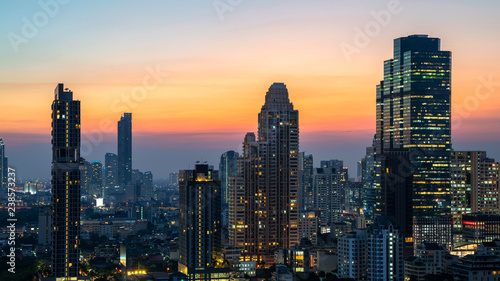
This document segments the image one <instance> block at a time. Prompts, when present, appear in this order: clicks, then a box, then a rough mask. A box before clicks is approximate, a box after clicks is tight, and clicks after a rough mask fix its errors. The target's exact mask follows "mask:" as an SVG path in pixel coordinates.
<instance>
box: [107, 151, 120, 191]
mask: <svg viewBox="0 0 500 281" xmlns="http://www.w3.org/2000/svg"><path fill="white" fill-rule="evenodd" d="M104 166H105V167H104V170H105V184H104V185H105V186H106V187H109V188H112V187H115V186H116V185H118V155H116V154H114V153H106V155H105V156H104Z"/></svg>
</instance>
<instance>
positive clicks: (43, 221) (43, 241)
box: [38, 206, 52, 245]
mask: <svg viewBox="0 0 500 281" xmlns="http://www.w3.org/2000/svg"><path fill="white" fill-rule="evenodd" d="M51 225H52V210H51V209H50V207H49V206H42V207H40V209H39V210H38V245H50V238H51V237H50V233H51V229H52V228H51Z"/></svg>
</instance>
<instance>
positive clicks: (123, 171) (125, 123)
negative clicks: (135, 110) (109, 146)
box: [118, 113, 132, 185]
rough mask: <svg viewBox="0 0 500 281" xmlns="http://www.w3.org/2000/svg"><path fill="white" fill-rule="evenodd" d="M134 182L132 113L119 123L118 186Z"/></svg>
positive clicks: (124, 115) (125, 114)
mask: <svg viewBox="0 0 500 281" xmlns="http://www.w3.org/2000/svg"><path fill="white" fill-rule="evenodd" d="M131 180H132V113H124V114H123V116H122V117H121V118H120V121H118V184H119V185H126V184H129V183H130V181H131Z"/></svg>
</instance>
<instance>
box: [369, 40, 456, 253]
mask: <svg viewBox="0 0 500 281" xmlns="http://www.w3.org/2000/svg"><path fill="white" fill-rule="evenodd" d="M450 79H451V53H450V52H448V51H441V50H440V39H439V38H429V37H428V36H427V35H411V36H408V37H402V38H398V39H395V40H394V58H393V59H390V60H386V61H385V62H384V80H382V81H381V82H380V84H379V85H377V124H376V128H377V133H376V148H375V151H376V157H377V161H381V160H382V159H385V160H384V161H388V162H386V163H388V165H389V166H393V169H389V170H387V169H383V168H382V169H381V179H384V178H386V179H387V177H386V176H385V174H387V173H396V174H393V175H392V176H394V177H399V176H401V175H399V174H398V173H399V171H400V169H399V168H397V169H395V168H396V167H394V165H396V166H397V165H398V163H397V161H399V160H391V159H390V158H391V157H398V158H399V157H400V156H401V154H402V153H404V152H403V151H402V150H406V151H407V155H408V156H407V158H408V159H409V161H410V163H411V171H412V172H411V173H412V178H413V179H412V192H411V193H412V194H411V198H412V199H411V204H409V205H406V206H401V208H403V209H405V210H400V209H398V207H397V206H396V209H395V212H396V213H403V212H404V213H408V212H410V210H409V209H411V212H412V217H413V220H412V225H413V229H412V233H413V235H412V236H409V235H408V234H407V233H405V235H406V237H405V241H413V242H414V244H415V245H420V244H421V243H423V242H424V241H428V242H435V243H438V244H441V245H445V246H446V247H447V248H448V249H450V248H451V241H452V239H451V225H452V223H451V215H450V195H449V193H450V155H451V139H450V121H451V100H450V99H451V90H450V87H451V81H450ZM394 149H396V150H394ZM395 151H397V152H395ZM405 157H406V156H405ZM386 168H390V167H386ZM393 187H394V188H396V189H404V190H408V186H406V185H405V184H396V185H394V186H393ZM381 188H382V190H383V189H384V188H390V186H388V185H387V184H385V187H384V185H383V184H381ZM382 194H384V191H382ZM385 194H386V195H388V194H389V193H388V192H385ZM397 197H398V196H396V197H394V196H386V197H385V200H393V199H392V198H397ZM382 204H385V205H386V206H391V205H392V204H393V203H391V202H382ZM389 209H390V208H389ZM389 209H388V210H389ZM408 230H409V229H408V228H405V231H408Z"/></svg>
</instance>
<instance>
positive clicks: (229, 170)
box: [219, 150, 239, 206]
mask: <svg viewBox="0 0 500 281" xmlns="http://www.w3.org/2000/svg"><path fill="white" fill-rule="evenodd" d="M238 157H239V155H238V152H235V151H233V150H229V151H226V152H224V153H223V154H222V155H221V157H220V162H219V180H220V184H221V189H222V203H223V204H224V206H226V205H227V204H228V202H229V190H228V188H229V178H230V177H234V176H236V160H238Z"/></svg>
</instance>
